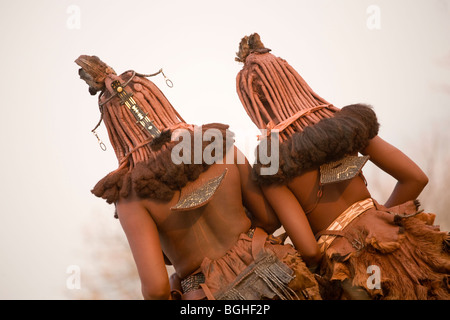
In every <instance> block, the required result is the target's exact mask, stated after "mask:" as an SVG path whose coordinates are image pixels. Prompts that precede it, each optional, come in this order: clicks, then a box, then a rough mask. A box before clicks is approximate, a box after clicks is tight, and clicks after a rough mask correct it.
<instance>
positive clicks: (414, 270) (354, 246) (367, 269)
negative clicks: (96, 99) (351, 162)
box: [318, 201, 450, 300]
mask: <svg viewBox="0 0 450 320" xmlns="http://www.w3.org/2000/svg"><path fill="white" fill-rule="evenodd" d="M417 210H418V202H417V201H409V202H407V203H404V204H402V205H399V206H396V207H392V208H386V207H384V206H381V205H379V204H378V203H376V202H375V201H374V202H373V206H372V207H371V208H369V209H368V210H367V211H365V212H363V213H362V214H360V215H358V216H357V217H356V218H355V219H353V220H352V221H351V222H350V223H348V224H347V225H346V227H344V228H343V230H341V231H339V232H336V236H335V238H334V240H333V241H332V242H331V244H329V245H328V247H327V248H326V249H325V251H324V257H323V259H322V264H321V267H320V272H319V273H320V277H319V279H318V281H319V283H320V285H321V295H322V297H323V298H324V299H345V298H349V295H348V292H346V290H345V286H343V283H349V284H350V287H352V288H353V289H354V290H355V291H358V290H359V291H360V292H363V293H364V295H363V296H366V297H368V298H370V299H383V300H384V299H386V300H429V299H430V300H448V299H450V249H449V245H450V243H449V241H450V237H449V233H447V232H442V231H440V229H439V227H438V226H435V225H433V223H434V217H435V215H434V214H430V213H423V212H420V211H417ZM332 225H333V224H332Z"/></svg>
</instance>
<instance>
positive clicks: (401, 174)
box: [361, 136, 428, 207]
mask: <svg viewBox="0 0 450 320" xmlns="http://www.w3.org/2000/svg"><path fill="white" fill-rule="evenodd" d="M361 153H362V154H364V155H369V156H370V160H371V161H372V162H373V163H374V164H375V165H376V166H377V167H379V168H380V169H381V170H383V171H385V172H386V173H388V174H389V175H391V176H392V177H394V178H395V179H396V180H397V184H396V186H395V188H394V190H393V192H392V194H391V195H390V197H389V199H388V200H387V201H386V203H385V206H386V207H392V206H396V205H399V204H402V203H404V202H406V201H409V200H414V199H416V198H417V197H418V196H419V194H420V193H421V192H422V190H423V188H425V186H426V185H427V183H428V177H427V176H426V175H425V173H424V172H423V171H422V170H421V169H420V168H419V166H417V164H415V163H414V162H413V161H412V160H411V159H410V158H409V157H408V156H406V155H405V154H404V153H403V152H401V151H400V150H399V149H397V148H395V147H394V146H392V145H391V144H389V143H387V142H386V141H384V140H383V139H381V138H380V137H379V136H376V137H375V138H373V139H372V140H370V142H369V145H368V146H367V147H366V148H365V149H364V150H363V151H362V152H361Z"/></svg>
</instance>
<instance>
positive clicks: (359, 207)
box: [316, 198, 375, 253]
mask: <svg viewBox="0 0 450 320" xmlns="http://www.w3.org/2000/svg"><path fill="white" fill-rule="evenodd" d="M374 206H375V205H374V203H373V200H372V198H367V199H365V200H361V201H358V202H356V203H354V204H352V205H351V206H350V207H348V208H347V209H346V210H345V211H344V212H343V213H341V214H340V215H339V217H337V218H336V219H335V220H334V221H333V222H332V223H331V224H330V225H329V226H328V228H327V229H326V230H324V231H321V232H318V233H317V234H316V238H317V244H318V245H319V248H320V251H322V253H323V252H324V251H325V250H326V249H327V248H328V247H329V246H330V244H331V243H332V242H333V240H334V239H336V235H333V234H332V233H333V232H336V233H338V232H339V231H342V230H344V229H345V227H347V226H348V225H349V224H350V222H352V221H353V220H354V219H355V218H356V217H358V216H359V215H360V214H362V213H364V212H366V211H367V210H369V209H370V208H373V207H374ZM325 233H327V234H325Z"/></svg>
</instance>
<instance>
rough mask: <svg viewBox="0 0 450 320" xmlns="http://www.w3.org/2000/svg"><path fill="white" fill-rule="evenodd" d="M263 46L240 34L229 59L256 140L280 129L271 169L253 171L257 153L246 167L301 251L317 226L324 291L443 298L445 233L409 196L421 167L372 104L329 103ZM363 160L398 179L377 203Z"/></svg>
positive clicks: (419, 181) (420, 178)
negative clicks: (389, 136)
mask: <svg viewBox="0 0 450 320" xmlns="http://www.w3.org/2000/svg"><path fill="white" fill-rule="evenodd" d="M269 51H270V49H267V48H265V46H264V45H263V43H262V42H261V40H260V37H259V35H258V34H252V35H251V36H249V37H247V36H246V37H244V38H243V39H242V40H241V43H240V46H239V52H238V53H237V58H236V60H237V61H239V62H243V63H244V66H243V68H242V70H241V71H240V72H239V73H238V75H237V78H236V85H237V93H238V95H239V98H240V100H241V102H242V104H243V106H244V108H245V110H246V111H247V113H248V115H249V117H250V118H251V120H252V121H253V122H254V123H255V124H256V126H258V128H260V129H266V130H267V131H266V133H267V135H264V137H262V141H261V143H263V142H264V143H268V144H270V142H271V139H273V137H274V134H273V133H274V132H278V139H279V140H278V141H279V170H278V172H277V173H276V174H273V175H263V174H261V172H262V171H261V169H262V168H264V167H266V166H267V165H266V164H262V163H261V161H259V160H258V159H257V162H256V163H255V165H254V167H253V169H254V173H255V176H256V178H257V180H258V182H259V184H260V185H261V186H262V190H263V193H264V194H265V196H266V198H267V200H268V201H269V203H270V204H271V206H272V207H273V209H274V211H275V212H276V214H277V216H278V218H279V220H280V222H281V224H282V225H283V226H284V228H285V230H286V231H287V234H288V236H289V237H290V238H291V241H292V243H293V244H294V246H295V248H296V249H297V250H298V251H299V252H300V254H303V253H304V252H312V251H313V250H314V248H315V246H314V244H311V243H309V242H308V241H305V239H310V238H311V234H314V235H315V237H316V239H317V244H318V245H319V248H320V251H321V252H322V253H323V257H322V260H321V263H320V270H319V271H318V272H319V273H320V275H321V277H322V281H320V280H319V282H320V284H321V293H322V297H323V298H324V299H449V298H450V293H449V273H450V256H449V236H448V233H446V232H441V231H440V230H439V228H438V227H437V226H434V225H433V221H434V215H433V214H426V213H422V212H421V211H419V202H418V201H417V200H416V198H417V197H418V196H419V194H420V193H421V191H422V189H423V188H424V187H425V185H426V184H427V182H428V178H427V176H426V175H425V174H424V173H423V172H422V170H421V169H420V168H419V167H418V166H417V165H416V164H415V163H414V162H413V161H412V160H411V159H410V158H408V157H407V156H406V155H405V154H404V153H402V152H401V151H400V150H398V149H397V148H395V147H394V146H392V145H390V144H389V143H387V142H386V141H384V140H383V139H382V138H381V137H379V136H378V135H377V134H378V127H379V124H378V122H377V118H376V115H375V113H374V111H373V109H372V108H371V107H370V106H367V105H363V104H355V105H349V106H346V107H343V108H342V109H339V108H337V107H335V106H333V105H332V104H331V103H329V102H327V101H326V100H325V99H323V98H322V97H320V96H319V95H318V94H316V93H315V92H314V91H313V90H312V89H311V88H310V87H309V86H308V84H307V83H306V82H305V80H304V79H303V78H302V77H301V76H300V75H299V74H298V73H297V72H296V70H295V69H294V68H293V67H292V66H290V65H289V64H288V63H287V62H286V61H285V60H283V59H281V58H279V57H275V56H274V55H272V54H271V53H270V52H269ZM262 132H264V130H262ZM271 137H272V138H271ZM260 147H261V144H260V145H259V146H258V148H260ZM358 155H361V156H358ZM369 159H370V161H372V162H373V163H374V164H375V165H376V166H378V167H379V168H380V169H381V170H383V171H385V172H387V173H388V174H390V175H391V176H392V177H394V178H395V179H396V180H397V181H398V182H397V184H396V186H395V188H394V190H393V192H392V194H391V195H390V197H389V199H388V200H387V202H386V203H385V204H384V205H380V204H379V203H377V202H376V201H375V200H374V199H372V198H371V195H370V193H369V191H368V189H367V187H366V181H365V179H364V177H363V175H362V172H361V168H362V167H363V165H364V164H365V163H366V161H367V160H369ZM308 222H309V225H310V227H309V228H307V227H306V226H307V225H308ZM299 228H303V229H304V230H305V231H304V233H298V232H297V230H299Z"/></svg>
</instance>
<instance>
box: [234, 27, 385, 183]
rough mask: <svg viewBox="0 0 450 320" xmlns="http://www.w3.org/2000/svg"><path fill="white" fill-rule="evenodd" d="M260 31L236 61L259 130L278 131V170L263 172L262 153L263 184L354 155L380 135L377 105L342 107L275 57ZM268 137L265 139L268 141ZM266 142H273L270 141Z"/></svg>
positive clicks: (239, 88)
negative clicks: (375, 106) (241, 64)
mask: <svg viewBox="0 0 450 320" xmlns="http://www.w3.org/2000/svg"><path fill="white" fill-rule="evenodd" d="M270 51H271V50H270V49H268V48H266V47H265V46H264V45H263V43H262V42H261V39H260V37H259V35H258V34H257V33H254V34H252V35H250V36H245V37H244V38H242V40H241V42H240V44H239V51H238V52H237V57H236V61H238V62H242V63H244V66H243V68H242V70H241V71H239V73H238V75H237V77H236V90H237V93H238V96H239V98H240V100H241V102H242V105H243V106H244V108H245V110H246V111H247V114H248V115H249V117H250V119H251V120H252V121H253V123H255V125H256V126H257V127H258V128H260V129H267V132H266V133H267V135H269V133H270V132H271V131H275V130H276V131H278V132H279V140H280V150H279V170H278V172H277V173H276V174H274V175H267V176H261V175H260V169H261V167H264V166H267V165H263V164H261V163H260V162H259V158H258V155H259V152H257V159H256V163H255V165H254V166H253V170H254V172H255V174H256V177H257V178H258V179H259V181H260V183H265V184H271V183H286V182H288V181H289V180H290V179H291V178H293V177H295V176H298V175H300V174H301V173H303V172H304V171H305V170H309V169H311V168H315V167H318V166H320V165H322V164H324V163H327V162H330V161H335V160H338V159H341V158H342V157H344V156H346V155H349V154H354V153H355V152H358V151H360V150H362V149H363V148H364V147H365V146H367V144H368V142H369V140H370V139H372V138H373V137H374V136H375V135H376V134H377V133H378V127H379V124H378V122H377V118H376V115H375V113H374V111H373V110H372V108H371V107H370V106H368V105H364V104H354V105H349V106H346V107H343V108H342V109H339V108H337V107H335V106H333V105H332V104H331V103H329V102H327V101H326V100H325V99H324V98H322V97H321V96H319V95H318V94H317V93H315V92H314V91H313V90H312V89H311V88H310V86H309V85H308V84H307V83H306V81H305V80H304V79H303V78H302V77H301V76H300V75H299V74H298V72H297V71H296V70H295V69H294V68H293V67H292V66H291V65H289V64H288V63H287V62H286V61H285V60H284V59H282V58H279V57H275V56H274V55H273V54H271V53H270ZM266 138H267V137H262V139H263V140H264V139H266ZM267 143H269V144H270V143H271V140H270V139H267Z"/></svg>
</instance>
